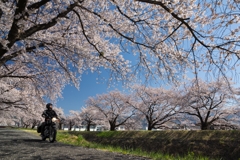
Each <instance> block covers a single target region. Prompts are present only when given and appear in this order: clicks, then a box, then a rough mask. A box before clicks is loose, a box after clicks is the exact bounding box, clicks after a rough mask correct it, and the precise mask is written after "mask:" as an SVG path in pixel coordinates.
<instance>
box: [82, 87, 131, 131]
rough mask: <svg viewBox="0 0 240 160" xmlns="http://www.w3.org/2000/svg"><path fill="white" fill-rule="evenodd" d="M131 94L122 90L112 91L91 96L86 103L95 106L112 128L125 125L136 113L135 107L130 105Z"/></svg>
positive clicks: (112, 129)
mask: <svg viewBox="0 0 240 160" xmlns="http://www.w3.org/2000/svg"><path fill="white" fill-rule="evenodd" d="M130 101H131V99H130V96H128V95H126V94H123V93H121V92H120V91H111V92H109V93H106V94H101V95H97V96H96V97H90V98H89V99H88V100H87V102H86V104H87V105H88V106H92V107H95V108H96V109H97V110H98V111H99V114H102V115H103V116H104V118H105V120H106V121H108V123H109V125H110V130H111V131H114V130H116V127H119V126H123V125H124V124H126V123H127V121H129V120H130V119H131V117H132V116H133V115H134V114H135V109H134V108H133V107H132V106H131V105H130V103H129V102H130Z"/></svg>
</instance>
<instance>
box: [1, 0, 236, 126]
mask: <svg viewBox="0 0 240 160" xmlns="http://www.w3.org/2000/svg"><path fill="white" fill-rule="evenodd" d="M239 5H240V4H239V2H238V1H237V0H228V1H226V0H201V1H200V0H189V1H179V0H162V1H155V0H101V1H95V0H68V1H60V0H17V1H16V0H0V115H1V118H2V119H3V120H4V118H3V117H6V116H7V117H9V116H11V114H12V113H11V112H12V111H16V112H19V115H20V114H21V113H20V112H23V111H24V110H25V111H26V112H27V113H34V110H36V111H37V110H39V108H41V109H40V110H43V109H44V108H45V107H44V106H45V105H44V103H45V100H46V97H48V98H49V99H50V100H51V101H54V100H56V99H57V98H59V97H61V95H62V89H63V88H64V87H65V85H67V84H69V83H71V84H74V85H75V86H76V87H77V88H78V87H79V83H80V79H81V75H82V74H83V73H84V72H85V71H86V70H91V71H100V70H101V69H105V70H108V71H109V72H110V73H111V78H110V79H111V80H113V81H115V80H116V81H119V80H121V81H124V82H135V81H137V78H136V77H138V76H140V77H142V75H144V79H146V80H152V79H155V80H156V81H159V80H161V81H165V82H169V83H172V82H174V83H178V82H180V81H182V80H184V79H185V76H186V75H187V72H188V71H190V72H191V73H193V74H194V75H195V78H196V79H198V73H199V72H202V71H206V72H207V73H208V74H212V73H213V77H214V78H215V79H217V78H219V77H221V76H222V77H223V79H224V80H225V81H229V78H228V77H227V76H226V75H227V74H228V73H229V71H230V72H231V73H232V74H234V73H236V72H237V70H236V68H237V67H238V65H239V46H240V41H239V39H240V38H239V31H240V27H239V25H238V24H239V21H240V19H239V7H240V6H239ZM128 57H130V58H128ZM133 59H134V60H133ZM212 71H214V72H212ZM141 96H144V95H141ZM143 98H144V97H143ZM197 101H198V102H199V103H200V100H197ZM156 103H157V102H156ZM164 103H169V102H164ZM171 103H172V102H171ZM36 105H37V106H39V107H36ZM129 105H130V103H129ZM142 105H143V104H142ZM145 105H150V104H147V102H146V104H145ZM151 106H154V104H152V105H151ZM134 107H135V110H137V109H138V108H139V107H140V106H137V105H134ZM165 108H168V107H167V104H166V106H165ZM138 111H139V110H138ZM153 111H155V109H153ZM134 112H135V111H134ZM150 112H151V111H149V114H151V113H150ZM189 113H190V112H189ZM105 114H106V115H107V116H108V114H107V113H105ZM132 114H133V113H132ZM136 114H137V113H136ZM169 114H170V115H172V114H173V111H171V112H170V113H169ZM125 116H126V115H125ZM128 116H131V114H130V115H128ZM135 116H136V115H135V114H134V115H132V116H131V117H130V118H128V119H127V121H128V120H129V119H132V118H133V117H135ZM145 116H147V115H145ZM172 116H175V114H173V115H172ZM148 117H149V116H148ZM108 118H109V117H108ZM112 118H113V117H112ZM124 118H127V117H122V122H124V121H125V120H124ZM109 121H112V123H113V122H114V118H113V119H111V120H110V119H109ZM129 121H130V120H129ZM148 121H152V120H151V119H149V120H148ZM119 123H120V122H119ZM153 123H155V122H154V121H153ZM156 123H157V124H158V125H161V123H162V122H161V121H158V122H156ZM129 126H131V125H130V124H129ZM149 127H150V128H151V126H149Z"/></svg>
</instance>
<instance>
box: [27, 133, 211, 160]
mask: <svg viewBox="0 0 240 160" xmlns="http://www.w3.org/2000/svg"><path fill="white" fill-rule="evenodd" d="M23 130H24V131H26V132H29V133H32V134H35V135H39V133H37V132H36V130H31V129H23ZM146 133H147V132H146V131H145V132H119V131H118V132H117V131H116V132H110V131H106V132H68V131H58V133H57V141H58V142H61V143H65V144H70V145H74V146H81V147H86V148H95V149H98V150H102V151H109V152H117V153H122V154H129V155H136V156H141V157H148V158H151V159H154V160H193V159H194V160H209V159H211V160H212V158H208V157H204V156H198V155H195V154H194V153H193V152H190V151H189V152H188V154H187V155H185V156H178V155H171V154H163V153H159V152H146V151H143V150H141V149H139V148H137V149H132V148H125V149H123V148H121V147H118V146H115V147H114V146H110V145H102V144H97V143H93V142H89V141H87V140H86V139H85V138H84V136H86V135H87V136H94V137H102V138H109V137H111V138H119V137H124V136H127V137H128V138H129V137H131V138H134V137H135V138H139V137H145V138H156V137H157V133H159V132H149V133H148V134H146ZM170 133H171V134H173V135H171V134H170ZM166 134H168V137H174V136H176V134H179V133H172V132H167V133H166ZM184 134H187V133H185V132H183V133H182V135H184ZM188 134H189V133H188ZM211 136H212V135H210V137H211ZM190 137H191V136H190ZM207 137H208V136H207ZM161 138H164V136H163V137H161ZM165 138H166V137H165ZM182 138H183V137H182ZM195 138H196V137H195ZM206 139H207V138H206Z"/></svg>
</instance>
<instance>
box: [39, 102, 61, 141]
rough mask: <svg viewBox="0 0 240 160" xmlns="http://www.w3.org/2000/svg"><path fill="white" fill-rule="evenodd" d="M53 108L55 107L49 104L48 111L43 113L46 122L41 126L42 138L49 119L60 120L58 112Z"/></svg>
mask: <svg viewBox="0 0 240 160" xmlns="http://www.w3.org/2000/svg"><path fill="white" fill-rule="evenodd" d="M52 106H53V105H52V104H51V103H48V104H47V105H46V108H47V109H46V110H45V111H43V114H42V117H43V118H45V122H43V123H42V126H41V136H42V137H43V135H44V128H45V125H46V121H47V119H49V118H52V117H55V118H57V119H59V118H58V115H57V114H56V112H55V111H54V110H53V109H52Z"/></svg>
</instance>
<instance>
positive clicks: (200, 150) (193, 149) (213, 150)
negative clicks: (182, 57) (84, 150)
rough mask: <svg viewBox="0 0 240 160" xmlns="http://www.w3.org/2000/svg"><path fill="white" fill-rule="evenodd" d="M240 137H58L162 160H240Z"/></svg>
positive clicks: (128, 133) (165, 133)
mask: <svg viewBox="0 0 240 160" xmlns="http://www.w3.org/2000/svg"><path fill="white" fill-rule="evenodd" d="M28 131H29V130H28ZM31 132H32V131H31ZM34 132H35V133H36V131H34ZM38 135H39V134H38ZM239 138H240V131H122V132H120V131H116V132H110V131H106V132H67V131H59V132H58V135H57V140H58V142H62V143H67V144H72V145H76V146H83V147H89V148H97V149H100V150H105V151H111V152H119V153H122V154H133V155H138V156H143V157H149V158H152V159H161V160H175V159H178V160H192V159H194V160H203V159H204V160H207V159H211V160H212V159H234V160H235V159H236V160H238V159H239V158H240V146H239Z"/></svg>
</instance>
